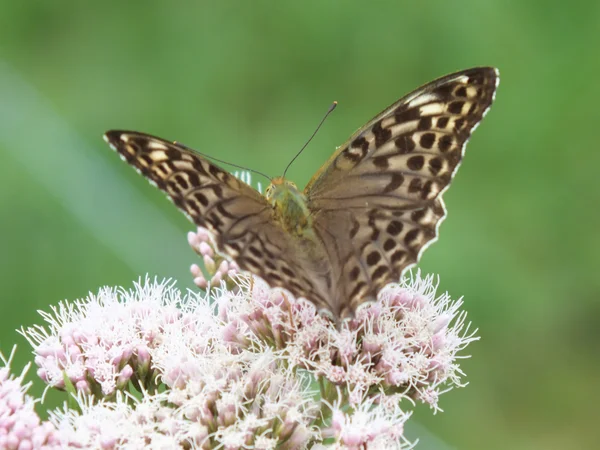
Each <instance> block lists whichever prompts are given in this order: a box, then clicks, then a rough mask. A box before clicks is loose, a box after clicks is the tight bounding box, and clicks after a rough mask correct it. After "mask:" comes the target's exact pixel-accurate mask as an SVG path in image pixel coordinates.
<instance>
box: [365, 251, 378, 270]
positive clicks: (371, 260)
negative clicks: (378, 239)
mask: <svg viewBox="0 0 600 450" xmlns="http://www.w3.org/2000/svg"><path fill="white" fill-rule="evenodd" d="M379 261H381V255H380V254H379V252H377V251H373V252H371V253H369V254H368V255H367V264H368V265H370V266H374V265H375V264H377V263H378V262H379Z"/></svg>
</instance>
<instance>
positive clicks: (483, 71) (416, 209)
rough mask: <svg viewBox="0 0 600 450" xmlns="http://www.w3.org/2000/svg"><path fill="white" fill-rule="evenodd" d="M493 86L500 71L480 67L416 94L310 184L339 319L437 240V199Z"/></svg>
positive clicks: (360, 135)
mask: <svg viewBox="0 0 600 450" xmlns="http://www.w3.org/2000/svg"><path fill="white" fill-rule="evenodd" d="M497 85H498V72H497V70H496V69H494V68H490V67H482V68H474V69H469V70H465V71H461V72H457V73H454V74H451V75H447V76H445V77H442V78H439V79H438V80H435V81H433V82H431V83H429V84H426V85H425V86H422V87H421V88H419V89H417V90H416V91H414V92H412V93H410V94H409V95H407V96H406V97H404V98H402V99H400V100H398V101H397V102H396V103H394V104H392V105H391V106H390V107H388V108H387V109H385V110H384V111H383V112H381V113H380V114H378V115H377V116H376V117H375V118H374V119H373V120H371V121H370V122H369V123H368V124H367V125H365V126H364V127H363V128H361V129H359V130H358V131H357V132H356V133H355V134H354V135H353V136H352V137H351V138H350V139H349V140H348V141H346V143H344V144H343V145H342V146H341V147H339V149H338V151H336V152H335V153H334V155H333V156H332V157H331V158H330V160H329V161H328V162H327V163H326V164H325V165H324V166H323V167H322V168H321V170H319V172H317V174H316V175H315V176H314V177H313V179H312V180H311V181H310V182H309V184H308V186H307V187H306V189H305V191H304V193H305V195H306V197H307V202H308V208H309V210H310V211H311V213H312V215H313V223H314V228H315V231H316V232H317V233H318V235H319V236H320V237H321V239H322V241H323V244H324V246H325V247H326V250H327V253H328V255H329V258H330V260H331V264H332V270H333V273H334V277H335V279H336V280H337V282H336V283H334V286H333V289H332V290H333V292H332V293H331V295H332V297H333V299H332V302H333V303H334V307H333V308H334V310H337V311H339V314H340V315H342V316H344V315H352V314H353V312H354V311H355V310H356V307H357V306H358V305H360V304H361V303H362V302H363V301H366V300H371V299H374V298H375V297H376V295H377V292H378V291H379V290H380V289H381V288H382V287H383V286H384V285H385V284H387V283H390V282H392V281H397V280H398V279H399V278H400V276H401V275H402V273H403V272H404V270H406V269H407V268H408V267H410V266H411V265H413V264H415V263H416V262H417V261H418V259H419V257H420V255H421V253H422V252H423V250H424V249H425V248H426V247H427V246H428V245H429V244H431V243H432V242H433V241H434V240H435V239H436V238H437V235H438V227H439V225H440V223H441V222H442V220H443V219H444V217H445V215H446V210H445V207H444V203H443V200H442V194H443V192H444V191H445V190H446V188H447V187H448V185H449V184H450V182H451V180H452V177H453V176H454V174H455V172H456V169H457V168H458V166H459V164H460V163H461V161H462V158H463V154H464V148H465V144H466V142H467V140H468V139H469V136H470V135H471V133H472V131H473V130H474V129H475V127H476V126H477V125H478V124H479V122H480V121H481V119H482V118H483V116H484V115H485V113H486V112H487V110H488V109H489V107H490V105H491V103H492V101H493V99H494V95H495V91H496V87H497Z"/></svg>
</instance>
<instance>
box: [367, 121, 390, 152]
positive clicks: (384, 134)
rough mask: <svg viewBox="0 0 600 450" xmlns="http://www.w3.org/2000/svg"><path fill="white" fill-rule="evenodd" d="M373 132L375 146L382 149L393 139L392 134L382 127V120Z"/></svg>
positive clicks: (374, 126)
mask: <svg viewBox="0 0 600 450" xmlns="http://www.w3.org/2000/svg"><path fill="white" fill-rule="evenodd" d="M372 132H373V134H374V135H375V146H376V147H381V146H382V145H383V144H385V143H386V142H387V141H389V140H390V138H391V137H392V132H391V131H390V130H388V129H387V128H382V127H381V120H380V121H379V122H377V123H376V124H375V125H373V128H372Z"/></svg>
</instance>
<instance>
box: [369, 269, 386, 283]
mask: <svg viewBox="0 0 600 450" xmlns="http://www.w3.org/2000/svg"><path fill="white" fill-rule="evenodd" d="M388 272H389V270H388V268H387V267H386V266H379V267H378V268H377V269H375V272H373V275H372V276H371V278H372V279H373V280H378V279H379V278H381V277H383V276H384V275H385V274H386V273H388Z"/></svg>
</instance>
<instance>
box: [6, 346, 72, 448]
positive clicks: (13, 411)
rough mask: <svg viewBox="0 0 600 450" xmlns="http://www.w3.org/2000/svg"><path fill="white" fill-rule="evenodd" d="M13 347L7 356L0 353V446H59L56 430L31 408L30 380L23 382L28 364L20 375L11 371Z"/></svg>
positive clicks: (33, 401) (32, 406) (32, 402)
mask: <svg viewBox="0 0 600 450" xmlns="http://www.w3.org/2000/svg"><path fill="white" fill-rule="evenodd" d="M14 351H15V349H14V347H13V351H12V352H11V355H10V357H9V358H8V359H6V358H4V356H3V355H2V354H0V360H1V361H2V368H0V448H1V449H19V450H25V449H59V448H60V446H59V445H58V436H57V432H56V429H55V428H54V426H53V425H52V424H51V423H50V422H42V421H41V420H40V418H39V416H38V415H37V414H36V412H35V410H34V405H35V400H34V399H33V398H32V397H31V396H29V395H27V391H28V390H29V388H30V386H31V383H26V384H24V383H23V379H24V377H25V374H26V373H27V369H28V368H29V365H27V366H26V367H25V369H24V370H23V372H21V374H20V375H19V376H14V375H12V374H11V373H10V364H11V360H12V357H13V355H14Z"/></svg>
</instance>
